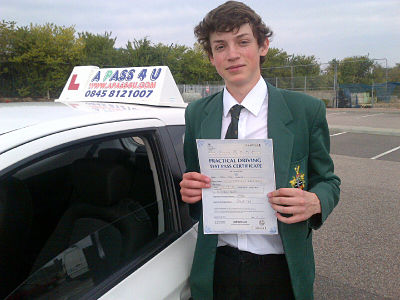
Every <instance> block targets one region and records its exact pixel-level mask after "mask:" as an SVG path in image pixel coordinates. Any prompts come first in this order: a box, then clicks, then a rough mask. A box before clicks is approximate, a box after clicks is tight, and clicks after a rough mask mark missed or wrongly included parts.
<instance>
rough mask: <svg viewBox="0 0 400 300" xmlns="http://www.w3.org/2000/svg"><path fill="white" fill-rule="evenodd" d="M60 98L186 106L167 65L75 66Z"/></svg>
mask: <svg viewBox="0 0 400 300" xmlns="http://www.w3.org/2000/svg"><path fill="white" fill-rule="evenodd" d="M56 101H60V102H81V101H85V102H87V101H90V102H97V101H98V102H117V103H135V104H147V105H157V106H178V107H184V106H186V104H185V103H184V102H183V99H182V96H181V94H180V92H179V90H178V87H177V86H176V84H175V81H174V78H173V77H172V74H171V72H170V70H169V68H168V67H165V66H156V67H136V68H112V69H109V68H107V69H100V68H99V67H95V66H82V67H75V68H74V69H73V71H72V73H71V75H70V77H69V79H68V81H67V84H66V85H65V87H64V89H63V91H62V93H61V95H60V98H59V99H58V100H56Z"/></svg>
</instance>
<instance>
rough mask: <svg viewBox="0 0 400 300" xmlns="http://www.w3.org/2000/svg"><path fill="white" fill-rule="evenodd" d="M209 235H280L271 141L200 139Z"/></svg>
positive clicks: (203, 194) (204, 205)
mask: <svg viewBox="0 0 400 300" xmlns="http://www.w3.org/2000/svg"><path fill="white" fill-rule="evenodd" d="M196 141H197V150H198V154H199V162H200V171H201V173H202V174H204V175H207V176H208V177H210V178H211V188H207V189H203V192H202V203H203V225H204V233H205V234H221V233H225V234H226V233H228V234H229V233H232V234H234V233H236V234H239V233H245V234H278V227H277V219H276V216H275V211H274V210H273V209H272V208H271V206H270V204H269V202H268V198H267V194H268V193H269V192H272V191H274V190H275V171H274V159H273V145H272V140H271V139H256V140H255V139H254V140H206V139H198V140H196Z"/></svg>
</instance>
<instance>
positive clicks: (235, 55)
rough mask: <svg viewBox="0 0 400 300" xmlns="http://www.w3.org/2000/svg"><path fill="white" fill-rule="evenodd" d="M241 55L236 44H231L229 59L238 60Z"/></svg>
mask: <svg viewBox="0 0 400 300" xmlns="http://www.w3.org/2000/svg"><path fill="white" fill-rule="evenodd" d="M239 57H240V54H239V51H238V49H237V47H236V46H234V45H231V46H229V48H228V60H236V59H238V58H239Z"/></svg>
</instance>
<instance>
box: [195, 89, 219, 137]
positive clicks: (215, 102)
mask: <svg viewBox="0 0 400 300" xmlns="http://www.w3.org/2000/svg"><path fill="white" fill-rule="evenodd" d="M222 95H223V93H222V92H220V93H219V94H217V95H216V96H215V97H214V98H213V99H212V100H211V101H210V102H209V103H208V105H207V106H206V108H205V109H204V115H205V116H204V118H203V121H202V123H201V129H200V137H201V138H202V139H220V138H221V126H222V108H223V102H222Z"/></svg>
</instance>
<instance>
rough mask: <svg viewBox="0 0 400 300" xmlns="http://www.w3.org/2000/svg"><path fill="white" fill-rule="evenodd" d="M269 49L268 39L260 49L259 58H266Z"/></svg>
mask: <svg viewBox="0 0 400 300" xmlns="http://www.w3.org/2000/svg"><path fill="white" fill-rule="evenodd" d="M268 49H269V39H268V38H265V41H264V43H263V44H262V46H261V47H260V56H266V55H267V53H268Z"/></svg>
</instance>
